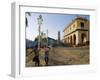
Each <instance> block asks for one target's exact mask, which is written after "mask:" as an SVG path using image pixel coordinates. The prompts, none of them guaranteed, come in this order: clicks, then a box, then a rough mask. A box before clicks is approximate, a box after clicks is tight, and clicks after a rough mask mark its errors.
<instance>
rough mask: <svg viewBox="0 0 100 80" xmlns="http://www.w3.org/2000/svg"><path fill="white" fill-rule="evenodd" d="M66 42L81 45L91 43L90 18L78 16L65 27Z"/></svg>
mask: <svg viewBox="0 0 100 80" xmlns="http://www.w3.org/2000/svg"><path fill="white" fill-rule="evenodd" d="M63 32H64V43H65V44H71V45H81V44H86V43H89V20H87V19H85V18H83V17H77V18H75V19H74V20H72V22H71V23H70V24H69V25H68V26H66V27H65V29H64V31H63Z"/></svg>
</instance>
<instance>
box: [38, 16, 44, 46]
mask: <svg viewBox="0 0 100 80" xmlns="http://www.w3.org/2000/svg"><path fill="white" fill-rule="evenodd" d="M37 20H38V25H39V26H38V32H39V38H38V48H40V42H41V41H40V33H41V25H42V22H43V18H42V15H39V17H38V18H37Z"/></svg>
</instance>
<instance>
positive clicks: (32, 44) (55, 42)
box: [26, 37, 64, 48]
mask: <svg viewBox="0 0 100 80" xmlns="http://www.w3.org/2000/svg"><path fill="white" fill-rule="evenodd" d="M46 44H47V39H46V40H43V39H42V40H41V45H42V46H43V45H46ZM35 45H38V40H35V41H32V40H28V39H26V48H34V47H35ZM48 45H52V46H53V47H56V46H64V45H63V43H61V42H60V44H58V40H55V39H53V38H50V37H48Z"/></svg>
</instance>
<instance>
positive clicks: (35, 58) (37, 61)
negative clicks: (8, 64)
mask: <svg viewBox="0 0 100 80" xmlns="http://www.w3.org/2000/svg"><path fill="white" fill-rule="evenodd" d="M33 51H34V54H35V56H34V57H33V61H34V62H35V66H40V60H39V52H40V49H39V48H38V46H37V45H36V46H35V48H34V50H33Z"/></svg>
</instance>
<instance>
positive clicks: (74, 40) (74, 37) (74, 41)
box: [73, 34, 76, 45]
mask: <svg viewBox="0 0 100 80" xmlns="http://www.w3.org/2000/svg"><path fill="white" fill-rule="evenodd" d="M73 44H74V45H76V35H75V34H74V35H73Z"/></svg>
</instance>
